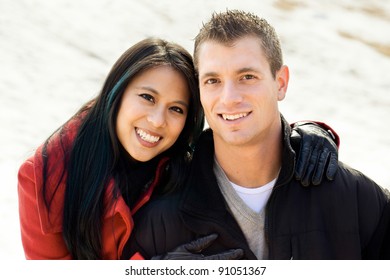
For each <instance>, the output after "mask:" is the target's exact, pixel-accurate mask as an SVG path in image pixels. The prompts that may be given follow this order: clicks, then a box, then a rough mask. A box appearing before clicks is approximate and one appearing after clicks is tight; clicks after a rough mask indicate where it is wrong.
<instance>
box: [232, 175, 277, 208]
mask: <svg viewBox="0 0 390 280" xmlns="http://www.w3.org/2000/svg"><path fill="white" fill-rule="evenodd" d="M229 182H230V183H231V184H232V186H233V188H234V190H235V191H236V193H237V194H238V196H239V197H240V198H241V199H242V200H243V201H244V202H245V203H246V205H248V207H249V208H251V209H252V210H253V211H255V212H256V213H260V211H261V210H262V209H263V208H264V206H265V205H266V204H267V201H268V199H269V197H270V195H271V192H272V189H273V187H274V186H275V183H276V178H275V179H274V180H272V181H271V182H269V183H267V184H265V185H264V186H261V187H257V188H245V187H242V186H239V185H236V184H234V183H233V182H231V181H229Z"/></svg>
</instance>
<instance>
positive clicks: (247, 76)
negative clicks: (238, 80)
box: [242, 74, 255, 80]
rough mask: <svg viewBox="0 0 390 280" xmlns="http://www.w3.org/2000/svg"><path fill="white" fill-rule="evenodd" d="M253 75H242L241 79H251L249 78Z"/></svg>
mask: <svg viewBox="0 0 390 280" xmlns="http://www.w3.org/2000/svg"><path fill="white" fill-rule="evenodd" d="M254 77H255V76H254V75H250V74H248V75H244V76H243V77H242V79H243V80H251V79H253V78H254Z"/></svg>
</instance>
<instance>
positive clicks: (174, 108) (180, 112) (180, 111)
mask: <svg viewBox="0 0 390 280" xmlns="http://www.w3.org/2000/svg"><path fill="white" fill-rule="evenodd" d="M170 110H171V111H174V112H176V113H179V114H184V110H183V109H182V108H180V107H176V106H174V107H171V108H170Z"/></svg>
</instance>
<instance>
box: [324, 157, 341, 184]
mask: <svg viewBox="0 0 390 280" xmlns="http://www.w3.org/2000/svg"><path fill="white" fill-rule="evenodd" d="M338 165H339V163H338V156H337V154H335V153H330V159H329V164H328V169H327V170H326V178H328V180H330V181H333V180H334V178H335V176H336V173H337V168H338Z"/></svg>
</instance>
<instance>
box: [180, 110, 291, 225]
mask: <svg viewBox="0 0 390 280" xmlns="http://www.w3.org/2000/svg"><path fill="white" fill-rule="evenodd" d="M281 122H282V130H283V139H282V141H283V151H282V155H283V159H282V168H281V171H280V173H279V177H278V179H277V182H276V185H275V187H279V186H281V185H285V184H286V183H288V182H289V181H290V180H291V179H292V178H293V175H294V170H295V152H294V150H293V149H292V147H291V144H290V135H291V128H290V125H289V124H288V122H287V121H286V120H285V119H284V117H283V116H282V115H281ZM213 164H214V140H213V131H212V130H211V129H207V130H205V131H204V132H203V133H202V135H201V137H200V138H199V141H198V143H197V145H196V148H195V153H194V157H193V161H192V165H191V169H190V174H189V177H188V181H187V184H186V188H185V190H184V193H183V199H182V202H181V206H180V207H181V209H182V210H183V211H188V212H191V213H192V214H196V215H197V216H198V217H207V219H215V220H218V219H220V217H221V215H225V214H226V205H225V200H224V198H223V196H222V194H221V192H220V190H219V187H218V183H217V179H216V177H215V175H214V173H213Z"/></svg>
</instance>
